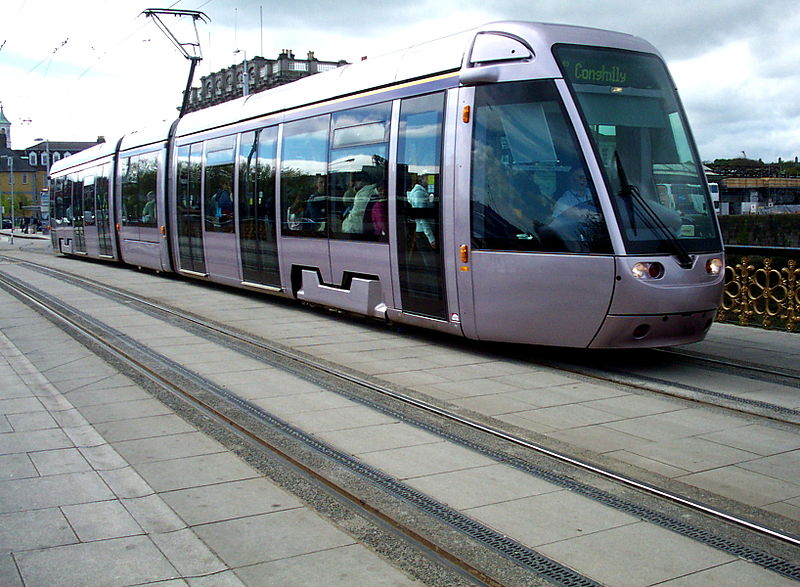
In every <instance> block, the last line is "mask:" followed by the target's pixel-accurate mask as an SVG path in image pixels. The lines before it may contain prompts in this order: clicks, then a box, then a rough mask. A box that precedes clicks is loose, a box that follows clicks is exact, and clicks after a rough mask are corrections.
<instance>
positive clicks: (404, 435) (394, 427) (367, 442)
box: [316, 422, 441, 455]
mask: <svg viewBox="0 0 800 587" xmlns="http://www.w3.org/2000/svg"><path fill="white" fill-rule="evenodd" d="M316 436H318V437H319V438H321V439H322V440H325V441H327V442H329V443H331V444H333V445H334V446H336V447H338V448H339V449H340V450H344V451H347V452H349V453H350V454H354V455H355V454H364V453H368V452H376V451H382V450H388V449H393V448H402V447H406V446H416V445H418V444H432V443H438V442H441V438H440V437H439V436H437V435H435V434H432V433H430V432H426V431H425V430H421V429H419V428H417V427H415V426H410V425H408V424H404V423H402V422H390V423H388V424H379V425H377V426H363V427H360V428H348V429H346V430H330V431H327V432H318V433H317V434H316Z"/></svg>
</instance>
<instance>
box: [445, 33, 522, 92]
mask: <svg viewBox="0 0 800 587" xmlns="http://www.w3.org/2000/svg"><path fill="white" fill-rule="evenodd" d="M531 59H533V50H532V49H531V48H530V47H529V46H528V45H527V44H526V43H525V42H524V41H522V40H521V39H518V38H516V37H513V36H510V35H508V34H505V33H496V32H490V31H486V32H481V33H478V34H477V35H475V40H474V41H473V42H472V48H471V49H470V52H469V59H467V64H466V66H465V67H464V68H462V70H461V74H460V75H459V81H460V82H461V83H462V84H463V85H465V86H470V85H475V84H481V83H492V82H496V81H497V80H498V79H499V78H500V68H499V67H498V64H500V63H509V62H519V61H529V60H531Z"/></svg>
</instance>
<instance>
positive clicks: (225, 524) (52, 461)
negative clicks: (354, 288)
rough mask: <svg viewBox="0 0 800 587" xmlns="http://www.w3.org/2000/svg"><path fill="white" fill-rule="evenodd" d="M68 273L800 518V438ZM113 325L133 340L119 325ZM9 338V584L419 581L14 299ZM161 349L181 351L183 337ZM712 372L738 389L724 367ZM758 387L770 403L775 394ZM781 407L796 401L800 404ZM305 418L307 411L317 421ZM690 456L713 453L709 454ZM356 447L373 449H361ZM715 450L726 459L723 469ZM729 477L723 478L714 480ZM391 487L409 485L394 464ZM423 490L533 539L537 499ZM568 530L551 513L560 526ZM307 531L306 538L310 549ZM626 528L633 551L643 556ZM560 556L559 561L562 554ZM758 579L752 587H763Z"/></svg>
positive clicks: (341, 328) (5, 476)
mask: <svg viewBox="0 0 800 587" xmlns="http://www.w3.org/2000/svg"><path fill="white" fill-rule="evenodd" d="M15 238H16V236H15ZM44 244H45V245H46V243H44ZM35 260H37V261H38V260H39V259H35ZM57 261H58V262H59V263H61V262H65V263H76V265H75V267H80V270H81V271H83V272H85V273H87V276H89V277H95V278H100V279H102V278H103V277H105V278H109V275H108V273H109V272H112V273H113V279H114V280H115V282H116V283H118V284H119V285H120V286H122V287H124V288H127V289H132V290H135V289H136V288H142V291H147V292H148V294H150V295H155V296H156V297H161V298H162V299H166V300H168V301H172V303H175V304H179V305H181V306H185V307H188V309H190V310H191V309H193V310H196V311H203V312H205V313H210V314H212V315H213V316H216V317H217V318H218V319H219V320H222V321H225V322H226V323H229V324H231V325H233V326H238V327H241V328H248V329H252V331H253V332H254V334H256V335H259V336H265V337H276V338H278V339H280V340H281V342H282V343H285V344H287V345H290V346H293V347H294V348H297V349H299V350H303V351H305V352H307V353H309V354H314V355H315V356H318V357H320V358H327V359H329V360H332V361H335V362H340V363H341V364H343V365H347V366H349V367H351V368H353V369H354V370H357V371H360V372H362V373H367V374H371V375H373V376H376V377H379V378H382V379H384V380H386V381H389V382H394V383H399V384H403V385H408V386H409V387H411V388H412V389H418V390H420V391H421V392H424V393H426V394H429V395H430V396H432V397H437V398H441V399H442V400H446V401H447V402H450V403H451V404H452V405H457V406H463V407H466V408H468V409H473V410H493V411H489V412H487V413H491V414H492V415H493V416H495V417H497V418H498V419H499V420H504V421H507V422H511V423H514V424H515V425H518V426H520V427H526V429H528V430H533V431H541V432H543V433H547V434H548V435H550V436H551V437H553V438H560V439H562V440H564V441H566V442H570V443H574V445H575V446H581V443H585V444H588V445H590V447H591V448H592V449H593V450H597V451H599V452H602V453H604V454H607V455H609V456H611V457H613V458H616V459H618V461H619V462H631V463H634V464H635V465H636V466H639V467H654V468H653V470H655V471H656V472H658V473H659V474H661V475H664V476H667V477H671V478H677V479H682V480H686V481H694V482H696V484H697V486H698V487H707V488H708V489H710V490H712V491H717V492H720V493H722V494H724V493H723V490H725V491H727V490H731V491H732V492H736V493H733V494H732V496H733V497H734V498H735V499H739V500H741V501H742V502H743V503H752V504H753V505H754V506H758V507H764V506H765V505H769V504H771V505H770V507H771V508H772V509H773V511H777V512H778V513H781V514H782V515H785V516H787V517H789V518H792V519H798V517H800V478H797V473H796V472H797V468H796V466H795V465H794V464H795V463H797V462H798V460H797V459H798V458H800V457H799V455H800V437H798V435H797V434H796V432H786V431H778V432H776V431H775V430H767V429H766V428H765V427H763V426H758V425H754V426H749V424H750V423H749V422H747V421H746V418H744V419H742V418H738V417H730V416H727V415H720V414H715V415H714V417H709V416H708V415H707V414H705V413H703V412H702V410H700V409H690V408H687V407H685V406H676V405H675V403H674V402H670V401H669V400H667V399H655V398H644V397H637V396H635V395H630V394H628V393H623V392H621V391H619V390H613V395H608V392H607V390H605V391H604V390H600V389H598V387H597V386H596V385H594V384H590V383H586V382H579V381H578V380H573V379H570V378H568V377H565V376H564V375H563V374H558V373H554V372H550V371H548V370H539V371H537V372H536V373H523V374H518V373H516V372H508V371H507V369H508V365H505V364H504V362H502V361H494V360H492V359H490V358H487V357H486V356H480V354H479V353H472V352H471V351H470V350H469V348H468V347H467V346H466V345H465V346H464V348H462V347H460V346H458V345H455V346H454V347H453V348H443V346H442V345H437V343H436V342H435V341H424V340H419V339H415V338H414V337H403V336H398V335H396V334H394V333H391V332H389V331H383V330H381V329H380V328H378V329H372V328H362V327H361V326H360V325H359V324H358V323H354V322H348V321H346V320H340V319H337V318H336V317H334V316H331V317H328V316H321V315H320V313H315V312H309V311H306V310H304V309H302V308H300V307H295V306H292V305H284V304H274V305H273V304H264V303H261V302H260V300H254V299H251V298H246V297H241V298H237V297H236V296H231V295H229V293H228V292H227V291H224V290H220V291H215V290H208V291H206V292H205V293H204V295H203V296H198V295H197V291H198V290H197V285H196V284H195V283H193V282H185V283H184V282H179V281H173V280H168V279H164V278H163V277H161V276H155V275H148V274H143V273H137V272H135V271H132V270H126V269H119V268H112V267H110V266H108V265H103V264H87V263H81V262H80V261H73V260H68V259H58V260H57ZM73 270H74V268H73ZM117 318H118V319H119V320H120V322H119V327H120V328H122V327H123V326H122V324H123V323H124V319H123V317H122V316H119V317H117ZM130 320H133V322H129V325H130V324H133V325H134V326H133V327H134V328H140V329H151V328H152V327H151V326H147V325H144V324H141V318H140V317H134V318H131V319H130ZM0 335H1V336H0V585H21V584H24V585H52V584H58V585H72V584H75V585H78V584H92V585H105V584H107V585H121V584H151V583H158V584H167V585H187V584H188V585H208V584H215V585H228V584H232V585H236V584H249V585H259V584H303V585H307V584H326V585H331V584H337V583H336V582H335V580H334V579H339V584H343V585H344V584H347V585H351V584H352V585H355V584H359V585H360V584H365V585H402V584H408V583H411V582H412V581H411V580H410V579H409V578H408V577H406V576H405V575H403V574H402V573H400V572H399V571H397V570H396V569H395V568H394V567H392V566H390V565H389V564H388V563H386V562H385V561H383V560H382V559H380V558H379V557H377V556H376V555H375V554H373V553H372V552H371V551H369V550H367V549H366V548H364V547H363V546H361V545H359V544H358V543H357V542H355V541H354V540H353V539H352V538H351V537H350V536H349V535H348V534H346V533H343V532H341V531H340V530H338V529H337V528H335V527H333V526H331V525H330V524H329V523H328V522H327V521H326V520H324V519H322V518H320V517H319V516H318V515H317V514H316V513H314V512H313V511H311V510H308V509H307V508H305V507H303V504H301V503H299V502H298V501H297V500H296V498H294V497H293V496H292V495H289V494H287V493H285V492H283V491H282V490H281V489H280V488H278V487H276V486H274V485H273V484H271V483H269V482H268V481H266V480H265V479H263V478H262V477H261V476H260V475H259V474H258V473H257V472H256V471H254V470H252V469H250V468H249V467H248V466H247V465H246V464H245V463H243V462H242V461H241V460H240V459H239V458H238V457H237V456H236V455H234V454H232V453H230V452H229V451H227V450H226V449H225V447H223V446H222V445H219V444H218V443H216V442H215V441H213V440H212V439H209V438H208V437H205V436H204V435H203V434H202V433H201V432H199V431H198V430H196V429H195V428H193V427H192V426H190V425H188V424H186V423H185V422H184V421H183V420H181V419H180V418H179V417H178V416H176V415H175V414H173V413H172V412H171V410H169V408H166V407H165V406H163V405H162V404H160V402H157V401H156V400H154V399H152V398H151V396H150V395H148V394H147V393H146V392H145V391H143V390H141V389H139V388H138V387H137V386H136V385H135V384H134V383H133V382H131V381H130V380H128V379H126V378H124V377H122V376H120V375H119V374H117V373H116V372H114V371H113V369H111V368H110V367H109V366H108V365H106V364H105V363H103V362H102V361H100V360H99V359H97V358H96V357H94V356H93V355H92V354H91V353H90V352H89V351H87V350H86V349H85V348H83V347H82V346H80V345H78V344H76V343H75V342H74V341H72V339H71V338H69V337H67V336H66V335H64V334H63V333H61V332H60V331H58V330H57V329H56V328H54V327H52V326H50V325H49V323H47V322H46V321H44V320H43V319H42V318H40V317H39V316H38V315H36V314H35V313H33V312H31V311H29V310H28V309H27V308H26V307H25V306H23V305H21V304H19V303H17V302H15V301H14V300H13V299H12V298H10V297H8V296H5V295H4V294H0ZM182 338H185V336H183V337H182ZM164 344H166V345H168V346H169V347H175V344H174V341H173V342H169V341H164ZM696 348H698V350H705V351H706V352H709V353H714V354H719V355H723V356H730V357H731V358H734V359H735V358H741V353H742V349H743V348H745V349H748V352H750V350H752V352H758V353H762V354H763V355H764V356H766V357H773V358H774V359H775V360H776V364H786V363H787V362H789V361H796V360H797V358H800V336H798V335H795V334H786V333H776V332H766V331H761V330H757V329H749V328H739V327H736V326H728V325H714V327H713V328H712V331H711V333H710V335H709V337H708V339H707V340H706V341H705V342H703V343H699V344H698V345H696ZM182 350H185V352H187V353H188V356H187V357H185V358H184V359H185V360H186V361H187V362H189V361H201V362H205V361H206V359H207V356H195V355H196V354H197V353H196V351H194V350H192V349H181V348H171V352H173V353H180V352H182ZM175 359H176V360H177V359H178V357H177V356H176V357H175ZM215 368H216V367H215ZM525 369H526V370H530V368H529V367H526V368H525ZM229 371H230V366H228V372H229ZM682 375H683V376H684V377H689V375H688V374H687V373H683V374H682ZM714 378H716V379H718V380H719V384H720V385H721V386H724V385H727V382H726V381H725V378H724V377H722V376H720V375H719V374H716V375H714ZM56 386H57V387H56ZM755 391H756V392H757V393H760V394H769V393H770V390H769V389H767V388H764V389H758V390H755ZM601 392H602V393H601ZM741 392H742V393H751V392H753V390H741ZM765 399H767V398H766V397H765ZM770 399H773V400H776V401H777V399H779V398H775V397H773V398H770ZM781 401H785V402H786V405H788V406H794V407H798V406H800V400H799V399H798V397H797V395H795V394H792V396H791V397H785V398H783V399H782V400H781ZM667 404H669V405H667ZM329 408H330V406H329ZM312 416H313V414H308V415H307V417H305V419H304V423H306V424H307V423H308V420H309V418H311V417H312ZM370 430H373V429H372V428H365V429H364V431H365V432H369V431H370ZM676 430H677V431H676ZM612 433H613V444H604V443H611V442H612V436H611V435H612ZM326 434H327V436H326ZM601 434H602V436H601ZM321 435H322V436H323V437H326V438H327V437H328V436H332V435H333V436H339V437H347V438H344V440H347V441H349V442H351V443H352V444H354V443H356V442H357V441H360V439H359V438H349V437H348V434H347V433H346V431H335V432H325V431H324V430H323V431H322V432H321ZM381 438H382V439H383V438H384V437H381ZM340 440H341V438H340ZM388 440H391V439H387V442H388ZM369 443H370V450H372V451H374V454H373V455H372V456H371V457H368V458H373V459H383V460H380V462H376V464H378V465H381V466H388V465H389V464H392V465H396V466H397V467H402V466H406V465H408V463H409V462H411V461H410V460H409V459H408V458H406V457H405V453H403V454H401V457H402V458H399V459H395V460H396V462H394V461H393V462H392V463H388V464H387V461H386V459H385V458H384V456H385V457H387V458H390V457H391V456H392V455H389V454H388V451H375V448H376V447H375V446H374V433H373V435H371V436H370V438H369ZM697 447H700V448H702V449H703V450H705V447H710V448H711V449H712V450H710V451H709V452H707V453H705V452H702V450H700V449H698V448H697ZM352 450H353V452H354V453H358V452H359V451H360V450H364V449H363V448H362V449H359V448H358V446H355V444H354V448H353V449H352ZM414 450H416V449H413V447H412V448H410V449H408V452H409V453H410V452H413V451H414ZM398 454H399V453H398ZM709 455H713V456H714V458H715V459H716V460H715V461H714V462H710V461H709V460H708V459H709V458H710V457H709ZM365 458H366V457H365ZM418 461H420V459H415V460H414V462H418ZM422 462H423V463H428V462H432V461H431V459H430V458H429V459H428V460H424V459H423V460H422ZM737 465H741V466H737ZM722 468H726V471H727V472H728V473H729V475H728V476H727V477H725V476H724V475H721V473H722ZM397 475H398V476H399V477H404V476H409V475H411V474H410V473H408V472H407V471H405V470H403V469H398V471H397ZM431 477H432V476H431ZM764 479H767V480H769V481H771V483H772V484H771V485H770V486H769V487H768V491H765V490H761V489H759V490H758V491H756V490H755V489H754V488H755V487H759V488H761V487H764V486H763V485H756V481H758V482H759V483H761V482H762V481H763V480H764ZM442 480H446V479H445V477H444V476H442ZM431 481H432V482H433V481H435V479H431ZM426 482H427V480H426V479H425V478H422V477H420V478H418V480H417V481H416V483H417V485H418V487H419V488H420V489H422V490H424V491H431V492H442V493H443V494H445V493H446V491H448V490H450V489H451V488H453V487H457V488H458V490H459V491H458V493H456V494H452V495H446V498H447V499H446V501H448V502H450V503H456V504H458V505H459V506H463V507H471V508H473V509H476V508H482V510H481V511H482V513H485V516H486V517H487V519H490V520H493V522H495V523H496V524H497V525H498V526H502V525H504V524H505V525H509V526H513V525H514V524H516V523H518V522H519V521H520V520H522V521H523V526H524V527H522V528H519V529H516V528H515V530H518V531H519V532H521V533H524V532H526V531H527V530H528V526H529V525H528V524H524V520H525V516H527V515H530V513H531V511H533V510H532V509H531V508H532V507H533V505H532V504H531V503H530V502H531V501H532V500H528V501H525V502H523V501H521V500H520V501H519V504H520V506H521V507H523V508H525V511H524V513H523V515H518V516H516V517H515V518H513V519H511V520H506V519H500V518H499V517H498V516H495V517H494V518H493V517H492V516H493V515H494V510H491V508H488V507H484V506H483V505H481V504H483V503H484V496H483V495H481V496H480V497H481V500H480V501H476V502H475V503H473V502H471V501H469V500H472V499H475V495H473V494H469V493H468V492H464V491H463V487H465V481H464V479H463V478H459V480H458V482H456V483H452V482H450V483H444V484H443V486H442V487H439V486H436V487H434V486H432V485H430V486H429V485H425V483H426ZM751 494H752V495H751ZM545 497H547V496H545ZM541 499H544V498H541ZM458 500H462V501H461V502H459V501H458ZM545 505H547V504H545ZM540 507H541V506H540ZM549 507H550V509H552V505H550V506H549ZM484 510H485V512H484ZM498 515H499V514H498ZM560 523H561V521H560V520H554V522H553V525H554V526H558V525H559V524H560ZM309 532H311V533H313V534H314V540H313V541H310V540H308V539H307V535H308V533H309ZM619 534H620V536H621V537H620V538H619V539H620V540H621V541H622V542H624V543H626V544H628V543H630V544H638V543H640V541H639V540H636V539H632V538H631V537H630V536H627V535H625V536H623V533H622V531H620V532H619ZM626 536H627V537H626ZM534 538H535V537H534ZM592 539H597V536H595V537H594V538H592ZM587 540H588V539H587ZM554 544H556V546H553V547H551V548H553V549H555V550H554V551H553V552H552V553H551V554H553V555H554V556H555V555H558V552H557V549H558V546H559V543H554ZM560 544H561V545H562V546H563V545H567V544H569V543H568V542H566V541H564V542H561V543H560ZM648 544H649V545H650V547H652V548H654V549H656V550H658V551H659V552H658V553H656V552H653V556H656V555H657V554H661V552H660V551H663V550H664V549H665V544H666V539H665V538H664V537H663V536H660V537H659V539H658V541H650V542H648ZM608 546H609V545H608V543H604V544H602V545H600V544H598V545H595V546H594V547H592V548H589V550H588V551H587V552H598V551H602V552H609V549H608ZM711 554H712V555H714V556H717V555H716V553H711ZM587 556H588V555H587ZM709 556H711V555H709ZM612 563H613V560H612V559H611V558H609V567H610V569H609V573H611V572H616V571H617V570H618V567H619V565H616V567H615V565H614V564H612ZM704 564H707V563H705V562H704ZM708 564H709V565H711V563H708ZM712 566H713V565H712ZM611 567H614V568H613V569H611ZM743 567H745V565H744V564H743V563H741V564H740V563H738V562H730V563H728V564H724V565H720V564H718V563H717V566H716V567H714V568H716V569H717V573H721V574H718V575H717V579H718V580H717V582H716V584H723V583H725V582H726V581H723V580H722V577H725V576H726V575H725V573H726V572H727V573H731V572H733V570H734V569H736V571H735V572H736V576H737V578H738V579H740V580H742V581H744V579H742V578H743V577H744V576H746V572H747V570H746V569H744V568H743ZM707 573H712V571H707ZM712 576H713V575H712ZM731 576H732V575H731ZM756 576H758V575H754V576H753V577H750V578H751V579H752V581H744V582H749V583H750V584H757V583H758V581H757V579H756ZM87 577H90V578H91V579H92V580H91V581H88V580H87ZM267 577H268V578H269V579H267ZM772 579H773V580H774V577H773V578H772ZM662 580H663V579H662ZM708 580H712V579H711V578H709V579H708ZM731 580H732V579H731ZM646 582H647V581H646V580H643V581H642V582H640V583H638V584H644V583H646ZM610 584H614V582H613V581H611V582H610ZM708 584H713V583H708ZM762 584H764V583H762ZM770 584H778V583H777V582H774V581H773V582H771V583H770Z"/></svg>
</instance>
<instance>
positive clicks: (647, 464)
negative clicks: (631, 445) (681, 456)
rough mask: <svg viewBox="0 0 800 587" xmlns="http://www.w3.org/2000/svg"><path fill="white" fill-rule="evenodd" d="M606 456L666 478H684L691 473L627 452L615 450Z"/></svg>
mask: <svg viewBox="0 0 800 587" xmlns="http://www.w3.org/2000/svg"><path fill="white" fill-rule="evenodd" d="M606 454H607V455H608V456H610V457H613V458H615V459H617V460H618V461H622V462H623V463H628V464H630V465H634V466H636V467H641V468H642V469H645V470H646V471H652V472H654V473H658V474H659V475H663V476H664V477H670V478H674V477H683V476H685V475H688V474H689V471H687V470H686V469H680V468H678V467H673V466H671V465H667V464H666V463H662V462H661V461H657V460H655V459H649V458H647V457H643V456H641V455H638V454H636V453H633V452H630V451H627V450H615V451H611V452H608V453H606Z"/></svg>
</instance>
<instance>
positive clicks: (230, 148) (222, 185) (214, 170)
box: [203, 135, 236, 232]
mask: <svg viewBox="0 0 800 587" xmlns="http://www.w3.org/2000/svg"><path fill="white" fill-rule="evenodd" d="M235 148H236V137H235V136H234V135H231V136H227V137H220V138H218V139H212V140H209V141H206V157H205V162H206V168H205V180H206V181H205V189H204V191H203V204H204V207H205V211H206V214H205V219H206V220H205V227H206V231H207V232H235V226H234V222H233V218H234V216H233V192H232V191H231V190H232V188H233V167H234V165H233V163H234V154H235V153H234V152H235Z"/></svg>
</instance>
